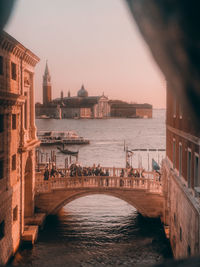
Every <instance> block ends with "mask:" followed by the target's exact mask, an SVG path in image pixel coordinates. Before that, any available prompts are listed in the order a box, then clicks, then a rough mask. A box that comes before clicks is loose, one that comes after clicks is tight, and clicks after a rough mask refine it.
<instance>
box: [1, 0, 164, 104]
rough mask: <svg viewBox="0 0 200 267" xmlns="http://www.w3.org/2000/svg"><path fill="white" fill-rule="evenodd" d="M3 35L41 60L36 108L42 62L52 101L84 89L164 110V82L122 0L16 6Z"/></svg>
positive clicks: (46, 0) (33, 0)
mask: <svg viewBox="0 0 200 267" xmlns="http://www.w3.org/2000/svg"><path fill="white" fill-rule="evenodd" d="M58 3H59V4H58ZM5 31H7V32H8V33H9V34H11V35H12V36H13V37H14V38H16V39H17V40H18V41H19V42H21V43H22V44H23V45H24V46H26V47H27V48H28V49H30V50H31V51H33V52H34V53H35V54H36V55H37V56H39V57H40V59H41V61H40V62H39V64H38V65H37V66H36V70H35V101H36V102H42V78H43V74H44V70H45V64H46V60H48V66H49V71H50V74H51V80H52V97H53V98H56V97H60V92H61V91H63V92H64V96H67V92H68V91H69V90H70V92H71V95H76V94H77V91H78V90H79V89H80V88H81V85H82V84H84V86H85V88H86V89H87V90H88V93H89V95H101V94H102V93H103V92H104V94H105V95H106V96H108V97H109V98H110V99H121V100H125V101H128V102H137V103H150V104H153V106H154V108H165V107H166V92H165V86H166V85H165V79H164V77H163V75H162V73H161V72H160V70H159V68H158V67H157V65H156V63H155V62H154V60H153V58H152V56H151V54H150V52H149V50H148V47H147V46H146V44H145V42H144V41H143V39H142V37H141V35H140V33H139V32H138V30H137V26H136V25H135V23H133V20H132V18H131V17H130V14H129V11H128V9H127V6H126V5H125V3H124V1H122V0H109V1H107V0H84V1H83V0H59V1H55V0H42V1H39V0H29V1H27V0H18V1H16V4H15V10H14V12H13V13H12V15H11V18H10V20H9V22H8V24H7V25H6V27H5Z"/></svg>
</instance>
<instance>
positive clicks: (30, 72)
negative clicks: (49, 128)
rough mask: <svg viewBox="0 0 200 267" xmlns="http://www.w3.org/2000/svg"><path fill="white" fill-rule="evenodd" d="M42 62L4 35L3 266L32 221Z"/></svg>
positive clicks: (0, 74)
mask: <svg viewBox="0 0 200 267" xmlns="http://www.w3.org/2000/svg"><path fill="white" fill-rule="evenodd" d="M38 61H39V58H38V57H37V56H36V55H34V54H33V53H32V52H31V51H30V50H29V49H27V48H25V47H24V46H23V45H22V44H21V43H19V42H18V41H17V40H15V39H14V38H13V37H12V36H10V35H9V34H7V33H6V32H1V33H0V207H1V208H0V265H2V264H5V263H6V262H7V260H8V259H9V257H11V256H12V255H13V254H14V253H15V252H16V250H17V248H18V247H19V244H20V242H21V238H22V236H23V235H24V231H25V221H26V218H27V217H29V218H30V217H32V216H34V179H35V147H36V146H37V145H39V142H38V140H37V138H36V127H35V110H34V68H35V65H36V64H37V63H38ZM35 227H36V226H35Z"/></svg>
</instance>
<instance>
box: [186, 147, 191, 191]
mask: <svg viewBox="0 0 200 267" xmlns="http://www.w3.org/2000/svg"><path fill="white" fill-rule="evenodd" d="M191 156H192V155H191V151H190V150H188V158H187V180H188V187H191V161H192V157H191Z"/></svg>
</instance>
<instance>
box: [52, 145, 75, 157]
mask: <svg viewBox="0 0 200 267" xmlns="http://www.w3.org/2000/svg"><path fill="white" fill-rule="evenodd" d="M57 149H58V150H59V151H60V152H62V153H63V154H66V155H73V156H77V155H78V151H71V150H69V149H62V148H60V147H59V146H58V147H57Z"/></svg>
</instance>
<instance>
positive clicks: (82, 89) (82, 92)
mask: <svg viewBox="0 0 200 267" xmlns="http://www.w3.org/2000/svg"><path fill="white" fill-rule="evenodd" d="M77 96H79V97H87V96H88V91H87V90H85V88H84V85H82V86H81V89H80V90H79V91H78V93H77Z"/></svg>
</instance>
